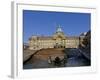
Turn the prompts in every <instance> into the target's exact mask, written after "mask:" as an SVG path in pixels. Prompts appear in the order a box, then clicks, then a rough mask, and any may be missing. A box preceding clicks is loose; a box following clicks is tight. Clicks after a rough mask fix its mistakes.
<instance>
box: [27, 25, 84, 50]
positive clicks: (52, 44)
mask: <svg viewBox="0 0 100 80" xmlns="http://www.w3.org/2000/svg"><path fill="white" fill-rule="evenodd" d="M82 39H83V37H82V38H81V37H79V36H66V35H65V34H64V32H63V31H62V29H61V27H60V26H59V27H57V29H56V32H55V33H54V34H53V35H52V36H31V37H30V38H29V41H28V46H29V49H30V50H40V49H44V48H78V46H79V44H80V40H81V41H82Z"/></svg>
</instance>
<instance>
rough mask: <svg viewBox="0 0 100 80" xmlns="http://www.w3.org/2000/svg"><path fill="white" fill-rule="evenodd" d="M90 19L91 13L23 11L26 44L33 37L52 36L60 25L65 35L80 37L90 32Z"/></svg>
mask: <svg viewBox="0 0 100 80" xmlns="http://www.w3.org/2000/svg"><path fill="white" fill-rule="evenodd" d="M90 18H91V15H90V13H74V12H73V13H70V12H50V11H49V12H48V11H32V10H23V36H24V42H27V41H28V39H29V37H31V36H32V35H45V36H46V35H47V36H52V35H53V34H54V33H55V31H56V27H57V26H58V25H60V26H61V28H62V30H63V32H64V33H65V35H67V36H78V35H80V33H82V32H87V31H88V30H90V26H91V25H90V24H91V22H90V21H91V19H90Z"/></svg>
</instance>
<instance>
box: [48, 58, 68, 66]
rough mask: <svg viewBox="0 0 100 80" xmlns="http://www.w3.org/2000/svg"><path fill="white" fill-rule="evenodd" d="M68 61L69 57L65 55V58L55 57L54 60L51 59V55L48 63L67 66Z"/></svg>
mask: <svg viewBox="0 0 100 80" xmlns="http://www.w3.org/2000/svg"><path fill="white" fill-rule="evenodd" d="M66 62H67V58H66V57H64V58H63V59H60V57H58V56H57V57H55V59H54V60H52V59H51V56H49V58H48V63H49V64H52V65H54V66H62V65H63V66H65V63H66Z"/></svg>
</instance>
